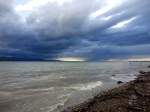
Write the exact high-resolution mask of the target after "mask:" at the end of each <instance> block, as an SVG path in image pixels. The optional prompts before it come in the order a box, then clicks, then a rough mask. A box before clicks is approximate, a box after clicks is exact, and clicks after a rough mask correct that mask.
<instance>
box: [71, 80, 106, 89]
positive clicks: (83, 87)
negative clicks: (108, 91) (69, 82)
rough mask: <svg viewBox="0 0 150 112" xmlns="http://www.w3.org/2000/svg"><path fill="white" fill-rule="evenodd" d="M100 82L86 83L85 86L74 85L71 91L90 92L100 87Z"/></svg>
mask: <svg viewBox="0 0 150 112" xmlns="http://www.w3.org/2000/svg"><path fill="white" fill-rule="evenodd" d="M102 84H103V83H102V82H101V81H97V82H91V83H86V84H76V85H75V86H72V87H71V88H72V89H77V90H92V89H94V88H96V87H100V86H102Z"/></svg>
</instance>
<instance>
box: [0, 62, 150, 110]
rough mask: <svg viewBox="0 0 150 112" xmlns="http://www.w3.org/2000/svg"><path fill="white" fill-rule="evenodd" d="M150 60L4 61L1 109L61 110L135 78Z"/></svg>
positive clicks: (0, 72)
mask: <svg viewBox="0 0 150 112" xmlns="http://www.w3.org/2000/svg"><path fill="white" fill-rule="evenodd" d="M149 64H150V63H149V62H0V112H60V110H61V109H63V108H66V107H68V106H72V105H75V104H78V103H81V102H83V101H85V100H87V99H89V98H91V97H92V96H94V95H96V94H97V93H98V92H100V91H104V90H107V89H109V88H112V87H116V86H117V83H116V82H117V81H118V80H121V81H123V82H128V81H130V80H133V79H134V78H135V77H136V76H135V75H136V74H138V73H137V72H138V71H139V70H145V69H147V66H148V65H149Z"/></svg>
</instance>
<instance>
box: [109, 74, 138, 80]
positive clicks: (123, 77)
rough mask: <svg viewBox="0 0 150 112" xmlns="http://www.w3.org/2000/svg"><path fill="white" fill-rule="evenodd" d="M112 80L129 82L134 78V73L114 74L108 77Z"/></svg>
mask: <svg viewBox="0 0 150 112" xmlns="http://www.w3.org/2000/svg"><path fill="white" fill-rule="evenodd" d="M110 78H111V79H112V80H115V81H123V82H129V81H132V80H134V79H135V78H136V76H135V75H132V74H131V75H126V74H117V75H116V76H113V77H110Z"/></svg>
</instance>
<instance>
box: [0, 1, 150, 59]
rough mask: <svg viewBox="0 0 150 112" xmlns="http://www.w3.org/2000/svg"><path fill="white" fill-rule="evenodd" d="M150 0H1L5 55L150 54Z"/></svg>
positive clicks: (0, 37) (0, 53)
mask: <svg viewBox="0 0 150 112" xmlns="http://www.w3.org/2000/svg"><path fill="white" fill-rule="evenodd" d="M149 5H150V1H149V0H143V1H141V0H132V1H131V0H111V1H110V0H62V1H61V2H60V1H59V0H39V1H38V2H36V0H26V1H24V0H22V1H21V0H5V1H2V0H0V26H1V27H0V57H15V58H27V59H57V58H61V57H81V58H83V59H86V60H103V59H105V60H108V59H113V58H128V57H133V56H149V55H150V51H149V49H150V31H149V29H150V23H149V20H150V16H149V13H150V8H149Z"/></svg>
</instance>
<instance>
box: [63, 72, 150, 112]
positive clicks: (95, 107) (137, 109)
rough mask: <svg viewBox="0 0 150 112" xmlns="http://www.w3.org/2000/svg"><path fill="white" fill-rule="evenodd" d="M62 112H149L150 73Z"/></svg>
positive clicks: (143, 73)
mask: <svg viewBox="0 0 150 112" xmlns="http://www.w3.org/2000/svg"><path fill="white" fill-rule="evenodd" d="M63 112H150V72H144V71H140V73H139V75H138V77H137V78H136V79H135V80H134V81H131V82H129V83H126V84H124V85H122V86H120V87H118V88H115V89H112V90H109V91H107V92H103V93H100V94H99V95H97V96H95V97H94V98H93V99H91V100H89V101H87V102H84V103H82V104H80V105H77V106H74V107H70V108H67V109H66V110H64V111H63Z"/></svg>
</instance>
